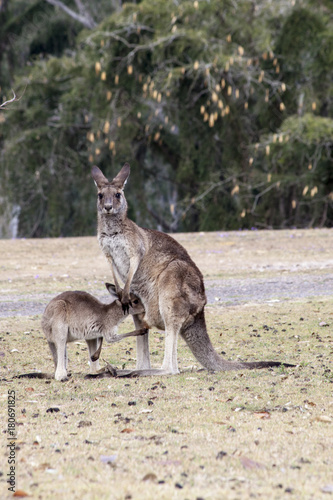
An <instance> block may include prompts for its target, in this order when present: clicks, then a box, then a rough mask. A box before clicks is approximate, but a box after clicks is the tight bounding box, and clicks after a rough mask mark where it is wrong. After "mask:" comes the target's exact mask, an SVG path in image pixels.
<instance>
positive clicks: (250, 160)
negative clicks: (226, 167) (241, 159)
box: [249, 157, 253, 166]
mask: <svg viewBox="0 0 333 500" xmlns="http://www.w3.org/2000/svg"><path fill="white" fill-rule="evenodd" d="M252 164H253V158H252V157H251V158H249V165H250V166H251V165H252Z"/></svg>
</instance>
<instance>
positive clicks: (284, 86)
mask: <svg viewBox="0 0 333 500" xmlns="http://www.w3.org/2000/svg"><path fill="white" fill-rule="evenodd" d="M281 90H282V92H285V91H286V84H285V83H284V82H282V83H281Z"/></svg>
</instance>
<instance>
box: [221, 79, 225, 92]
mask: <svg viewBox="0 0 333 500" xmlns="http://www.w3.org/2000/svg"><path fill="white" fill-rule="evenodd" d="M221 88H222V89H224V88H225V79H224V78H222V80H221Z"/></svg>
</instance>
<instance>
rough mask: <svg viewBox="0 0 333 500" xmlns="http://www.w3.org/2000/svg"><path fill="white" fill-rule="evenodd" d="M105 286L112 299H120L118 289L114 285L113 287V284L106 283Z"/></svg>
mask: <svg viewBox="0 0 333 500" xmlns="http://www.w3.org/2000/svg"><path fill="white" fill-rule="evenodd" d="M105 286H106V289H107V291H108V292H109V294H110V295H111V297H113V298H114V299H119V297H118V294H117V292H116V287H115V286H114V285H112V284H111V283H105Z"/></svg>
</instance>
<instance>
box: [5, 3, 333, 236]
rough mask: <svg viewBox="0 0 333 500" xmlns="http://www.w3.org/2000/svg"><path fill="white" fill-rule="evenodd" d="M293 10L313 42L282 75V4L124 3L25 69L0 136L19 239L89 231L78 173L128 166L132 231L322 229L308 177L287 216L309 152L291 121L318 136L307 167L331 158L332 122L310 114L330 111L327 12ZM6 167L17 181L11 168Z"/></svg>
mask: <svg viewBox="0 0 333 500" xmlns="http://www.w3.org/2000/svg"><path fill="white" fill-rule="evenodd" d="M303 4H304V9H303V10H304V11H306V12H303V10H302V16H303V17H302V19H303V22H305V20H307V21H306V22H307V24H306V26H308V27H309V28H307V29H308V30H310V31H309V33H312V31H313V30H315V33H314V34H313V38H311V43H309V44H305V48H304V52H303V53H302V54H303V56H304V57H305V59H306V61H308V62H307V64H303V63H302V64H299V66H297V67H296V69H295V71H294V72H293V71H291V68H292V64H293V62H292V57H294V58H295V57H297V55H296V53H293V51H289V52H288V50H287V48H286V47H285V46H284V43H283V40H284V37H286V36H287V34H288V33H289V30H292V26H293V23H294V21H293V19H294V20H297V19H298V17H297V16H298V15H299V13H298V11H297V8H296V7H295V8H292V7H290V3H289V2H288V3H285V2H284V1H283V0H280V1H278V2H274V3H272V2H267V1H265V0H262V1H260V2H257V3H256V4H252V3H250V2H247V1H245V0H243V1H239V2H237V5H236V4H234V3H231V2H229V1H227V0H225V1H223V2H221V1H217V0H211V1H210V2H205V1H195V2H192V1H191V2H190V1H184V2H180V3H179V4H178V5H175V4H174V2H172V1H165V0H163V1H162V0H157V1H156V2H153V3H152V2H149V1H147V0H145V1H143V2H141V3H139V4H124V6H123V8H122V9H121V10H120V11H118V12H115V13H114V14H112V15H111V16H110V17H108V18H106V19H105V20H103V21H102V22H101V23H100V24H99V25H98V26H97V27H96V28H94V29H92V30H91V29H90V30H83V31H81V32H80V33H79V35H78V36H77V40H76V45H75V49H74V51H72V52H71V53H70V54H69V53H67V54H66V55H62V56H61V57H48V58H43V59H42V60H38V61H34V62H33V64H32V66H30V67H29V72H28V71H26V72H25V77H24V78H23V79H20V80H18V82H21V85H22V86H23V85H26V92H25V99H24V101H22V100H21V101H20V103H19V105H16V106H15V109H14V107H13V109H12V110H11V111H10V112H6V128H4V127H3V131H2V133H3V137H4V146H5V152H4V154H3V161H2V166H1V168H2V170H3V172H4V173H5V177H6V178H7V179H8V186H13V185H15V186H16V191H15V192H16V193H19V199H20V206H24V207H25V209H24V210H23V211H22V210H21V216H20V234H25V235H35V236H36V235H58V234H63V235H66V234H91V233H92V232H93V231H94V227H95V220H94V217H95V208H94V192H93V190H91V182H90V180H89V171H90V167H91V166H92V165H93V164H94V163H96V164H98V165H99V166H100V167H101V168H102V170H103V171H104V172H106V174H108V175H109V176H110V177H111V176H112V173H114V171H116V170H117V169H118V168H119V165H120V164H121V163H123V162H124V161H130V163H131V164H132V174H131V182H130V183H129V186H128V199H129V202H130V215H131V216H132V218H134V219H136V220H137V222H138V223H140V224H143V225H147V226H157V227H160V228H162V229H164V230H168V231H175V230H213V229H219V228H224V229H236V228H240V227H252V226H256V227H288V226H290V225H297V226H304V225H309V224H312V225H313V224H315V225H317V224H322V223H323V224H326V225H331V224H332V200H331V197H330V196H331V195H330V192H331V191H330V189H331V188H330V182H331V180H330V178H329V176H328V175H326V177H325V176H320V178H319V177H318V179H317V178H316V183H317V184H316V185H317V187H318V193H317V192H316V193H315V194H313V196H312V197H311V199H309V200H308V201H309V204H308V205H307V206H306V207H305V205H304V207H303V205H302V207H303V208H304V209H303V208H302V210H301V209H297V217H294V214H295V208H293V207H294V205H295V200H294V198H293V197H292V195H291V194H290V192H291V191H292V189H291V186H294V184H295V185H296V187H297V192H299V191H300V190H301V191H302V192H303V190H304V187H305V186H303V183H304V179H303V178H301V176H300V171H301V169H302V168H303V169H304V168H307V169H308V164H306V162H307V161H308V159H309V158H311V157H312V156H311V155H313V154H314V152H313V151H315V149H313V148H314V142H313V141H312V140H311V141H310V140H309V139H305V136H304V135H303V136H302V139H301V140H300V141H298V135H297V134H298V132H297V127H296V125H295V124H296V123H298V122H297V120H298V119H299V117H300V118H302V119H303V120H304V123H303V125H304V127H305V128H306V129H308V128H309V127H310V128H312V129H313V130H312V132H313V135H314V136H316V137H317V135H316V134H317V132H316V131H317V130H318V127H319V128H320V127H322V126H323V127H324V128H325V130H326V132H325V133H326V135H325V137H323V136H322V135H320V137H321V142H320V144H321V146H320V147H321V150H320V151H321V152H323V151H327V155H326V156H325V155H323V154H322V153H320V154H321V156H320V157H318V167H316V168H315V169H314V171H313V172H327V170H329V166H330V161H331V159H330V153H329V151H331V149H330V148H331V145H330V144H331V143H330V142H329V135H328V132H327V129H329V126H330V123H331V122H330V120H329V118H328V116H320V115H325V113H326V115H328V114H330V113H331V97H329V96H330V91H331V88H332V87H331V82H332V78H331V76H332V75H331V72H332V65H330V64H329V61H330V60H331V59H330V58H331V57H333V45H332V44H331V30H330V27H331V17H330V15H329V14H330V13H331V10H329V7H326V6H325V5H324V6H323V7H322V8H320V9H318V11H317V12H316V13H315V14H313V12H312V10H311V9H310V2H309V1H305V0H304V2H303ZM295 22H296V21H295ZM300 30H301V27H300ZM311 30H312V31H311ZM306 33H308V32H307V31H306ZM288 36H289V35H288ZM300 36H301V35H300ZM308 36H309V35H308ZM309 37H310V36H309ZM300 43H301V42H300ZM302 50H303V49H302ZM288 57H289V59H288ZM318 58H319V60H323V63H322V64H321V65H319V66H318ZM320 58H321V59H320ZM324 59H325V61H324ZM302 60H303V58H302ZM324 62H325V64H324ZM318 72H320V77H318V76H317V74H318ZM309 81H310V82H311V84H309ZM302 96H303V97H302ZM301 102H303V107H302V112H301V113H299V107H300V103H301ZM313 103H316V107H315V109H314V104H313ZM305 112H306V113H307V114H305ZM319 119H323V120H324V122H325V124H326V125H323V122H321V121H318V120H319ZM288 120H289V121H288ZM306 120H307V121H306ZM325 120H327V121H325ZM305 122H306V125H305ZM289 129H292V130H293V131H294V136H293V139H292V140H290V142H288V141H285V137H286V136H287V135H288V132H287V130H289ZM302 130H305V129H302ZM304 134H305V132H304ZM305 135H306V134H305ZM280 136H281V137H283V138H284V139H283V142H279V139H277V138H279V137H280ZM289 137H291V133H289ZM18 144H19V145H20V148H18V147H17V145H18ZM37 144H38V146H37ZM287 144H288V145H287ZM316 144H317V143H316ZM281 148H282V150H283V153H281ZM325 148H326V149H325ZM299 151H302V155H301V156H299ZM305 151H306V152H305ZM324 157H325V159H324ZM295 158H298V159H299V162H298V163H297V168H296V166H295V169H294V174H293V175H294V177H293V178H292V180H290V165H291V164H292V162H293V161H294V159H295ZM309 161H310V160H309ZM279 162H281V165H280V163H279ZM322 162H324V163H325V162H326V163H325V165H326V166H325V165H324V163H322ZM14 164H15V165H20V164H24V166H25V169H24V172H23V171H22V170H20V171H15V172H13V171H12V170H11V167H10V166H11V165H14ZM293 165H294V164H293ZM302 172H303V170H302ZM275 175H276V176H280V177H281V180H280V184H279V189H280V190H279V191H278V192H277V191H274V189H275V190H276V186H275V187H274V188H273V187H272V182H275V178H274V176H275ZM311 175H312V174H311ZM311 178H312V177H311ZM272 179H274V180H273V181H272ZM288 179H289V181H288ZM313 179H314V177H313ZM276 182H279V180H278V179H276ZM311 182H312V181H311ZM309 186H310V184H309ZM311 189H312V188H311ZM8 192H9V193H10V192H11V189H10V188H8ZM273 192H274V193H275V196H274V197H273V196H272V193H273ZM312 192H313V191H312ZM310 193H311V191H310ZM313 193H314V192H313ZM322 193H324V195H322ZM297 199H298V198H297ZM306 200H307V199H304V200H302V203H303V202H304V201H306ZM314 202H316V207H318V216H316V217H315V218H313V216H312V217H310V216H309V213H310V211H311V210H312V207H313V206H314ZM296 203H297V202H296ZM277 204H278V206H279V207H280V208H279V210H276V206H277ZM282 206H284V207H287V208H285V209H283V210H282V208H281V207H282ZM87 207H88V210H87ZM325 207H326V208H325ZM83 212H84V213H85V218H84V219H82V213H83ZM276 214H278V215H276Z"/></svg>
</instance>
